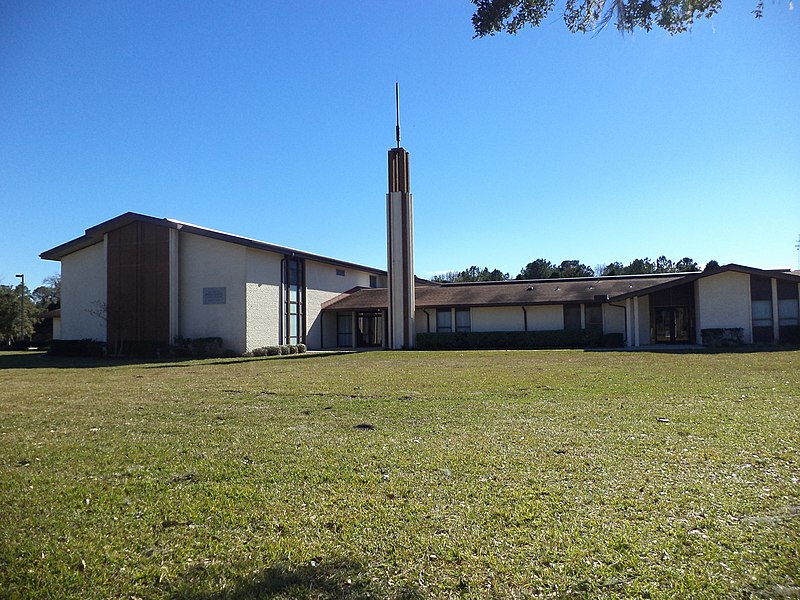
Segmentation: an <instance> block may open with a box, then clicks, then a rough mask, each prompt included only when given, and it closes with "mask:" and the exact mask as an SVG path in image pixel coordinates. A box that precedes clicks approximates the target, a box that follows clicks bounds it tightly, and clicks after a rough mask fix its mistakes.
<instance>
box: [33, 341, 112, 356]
mask: <svg viewBox="0 0 800 600" xmlns="http://www.w3.org/2000/svg"><path fill="white" fill-rule="evenodd" d="M105 353H106V344H105V342H98V341H97V340H90V339H85V340H53V341H52V343H51V344H50V349H49V350H48V351H47V354H49V355H50V356H91V357H95V358H96V357H99V356H105Z"/></svg>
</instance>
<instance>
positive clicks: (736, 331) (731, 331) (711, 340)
mask: <svg viewBox="0 0 800 600" xmlns="http://www.w3.org/2000/svg"><path fill="white" fill-rule="evenodd" d="M700 339H701V340H702V342H703V345H704V346H713V347H730V346H741V345H742V340H743V339H744V330H743V329H742V328H741V327H716V328H709V329H701V330H700Z"/></svg>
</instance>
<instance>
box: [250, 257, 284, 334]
mask: <svg viewBox="0 0 800 600" xmlns="http://www.w3.org/2000/svg"><path fill="white" fill-rule="evenodd" d="M282 259H283V256H282V255H280V254H276V253H274V252H265V251H263V250H254V249H252V248H248V249H247V284H246V295H247V340H246V349H247V350H252V349H253V348H261V347H263V346H274V345H276V344H279V343H280V341H279V339H280V338H279V335H280V315H281V307H280V293H281V290H280V286H281V260H282Z"/></svg>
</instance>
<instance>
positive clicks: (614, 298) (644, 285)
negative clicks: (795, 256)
mask: <svg viewBox="0 0 800 600" xmlns="http://www.w3.org/2000/svg"><path fill="white" fill-rule="evenodd" d="M726 271H735V272H740V273H747V274H749V275H759V276H762V277H775V278H777V279H786V280H788V281H794V282H797V283H800V277H799V276H797V275H795V274H793V273H791V272H789V271H766V270H762V269H756V268H753V267H746V266H743V265H736V264H730V265H725V266H723V267H720V268H718V269H714V270H711V271H697V272H692V273H664V274H652V275H620V276H612V277H576V278H570V279H534V280H527V281H524V280H523V281H518V280H513V281H482V282H476V283H440V284H434V283H432V284H430V285H425V286H418V287H417V288H416V291H415V295H416V305H417V308H422V309H425V308H431V309H432V308H437V307H464V308H466V307H481V306H535V305H537V304H579V303H590V302H619V301H622V300H626V299H627V298H632V297H634V296H643V295H646V294H651V293H653V292H658V291H661V290H664V289H667V288H670V287H674V286H676V285H684V284H687V283H692V282H694V281H696V280H698V279H701V278H703V277H709V276H711V275H717V274H719V273H724V272H726ZM387 305H388V294H387V291H386V288H378V289H368V288H354V289H352V290H350V291H347V292H344V293H343V294H340V295H339V296H336V297H335V298H332V299H331V300H328V301H327V302H325V304H323V305H322V308H323V310H364V311H369V310H380V309H385V308H386V307H387Z"/></svg>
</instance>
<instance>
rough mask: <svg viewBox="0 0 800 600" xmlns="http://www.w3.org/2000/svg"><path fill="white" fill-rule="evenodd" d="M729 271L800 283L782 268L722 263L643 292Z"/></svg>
mask: <svg viewBox="0 0 800 600" xmlns="http://www.w3.org/2000/svg"><path fill="white" fill-rule="evenodd" d="M729 271H733V272H736V273H745V274H747V275H756V276H759V277H774V278H776V279H784V280H787V281H793V282H796V283H800V277H798V276H797V275H795V274H793V273H792V272H791V271H784V270H774V271H772V270H765V269H756V268H755V267H746V266H744V265H737V264H734V263H731V264H728V265H724V266H722V267H719V268H717V269H711V270H708V271H696V272H693V273H684V274H683V275H682V276H681V277H680V278H679V279H677V280H674V281H665V282H663V283H660V284H658V285H655V286H653V287H651V288H648V289H647V290H646V292H645V293H647V294H652V293H654V292H660V291H661V290H665V289H667V288H671V287H674V286H676V285H683V284H686V283H692V282H694V281H697V280H698V279H702V278H704V277H710V276H712V275H719V274H720V273H726V272H729ZM640 295H642V294H641V293H637V292H636V291H634V290H630V291H628V292H624V293H622V294H619V295H617V296H612V297H611V298H610V299H611V300H612V301H614V302H617V301H620V300H626V299H628V298H633V297H634V296H640Z"/></svg>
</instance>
